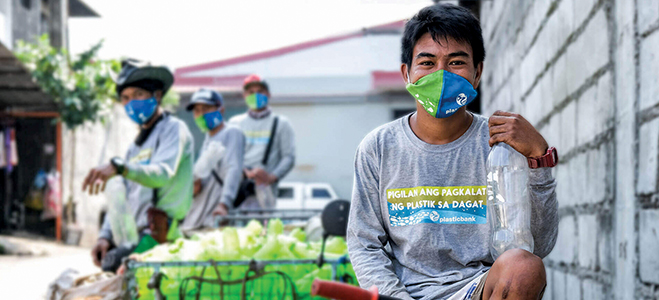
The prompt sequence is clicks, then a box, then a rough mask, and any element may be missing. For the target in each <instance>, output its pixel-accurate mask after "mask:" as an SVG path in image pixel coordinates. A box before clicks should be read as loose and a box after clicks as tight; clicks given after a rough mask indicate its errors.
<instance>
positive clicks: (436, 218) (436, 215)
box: [430, 211, 439, 222]
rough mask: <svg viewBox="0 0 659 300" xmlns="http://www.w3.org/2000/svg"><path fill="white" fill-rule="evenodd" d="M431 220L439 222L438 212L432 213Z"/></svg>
mask: <svg viewBox="0 0 659 300" xmlns="http://www.w3.org/2000/svg"><path fill="white" fill-rule="evenodd" d="M430 220H432V221H433V222H437V220H439V213H437V212H436V211H433V212H431V213H430Z"/></svg>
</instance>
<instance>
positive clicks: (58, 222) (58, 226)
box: [55, 121, 73, 242]
mask: <svg viewBox="0 0 659 300" xmlns="http://www.w3.org/2000/svg"><path fill="white" fill-rule="evenodd" d="M55 130H56V131H57V133H55V144H56V147H55V149H56V150H55V153H56V157H57V158H56V159H57V173H59V176H60V177H59V195H60V197H59V203H58V206H59V209H60V211H59V213H58V214H57V216H56V219H55V239H57V241H58V242H59V241H61V240H62V212H63V210H64V207H63V206H62V197H63V195H64V184H63V182H64V174H63V173H62V122H61V121H57V125H56V126H55ZM71 180H73V178H71ZM69 192H70V193H73V191H69Z"/></svg>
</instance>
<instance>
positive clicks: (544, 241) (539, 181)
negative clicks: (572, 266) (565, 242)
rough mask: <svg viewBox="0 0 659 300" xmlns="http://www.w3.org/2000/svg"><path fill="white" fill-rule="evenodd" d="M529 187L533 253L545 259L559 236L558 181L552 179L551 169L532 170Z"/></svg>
mask: <svg viewBox="0 0 659 300" xmlns="http://www.w3.org/2000/svg"><path fill="white" fill-rule="evenodd" d="M529 186H530V196H531V233H532V234H533V240H534V251H533V253H534V254H535V255H537V256H539V257H541V258H544V257H545V256H547V255H548V254H549V253H550V252H551V250H552V249H553V248H554V245H555V244H556V238H557V236H558V201H557V200H556V181H555V180H554V178H552V176H551V170H550V169H549V168H539V169H532V170H531V171H530V174H529Z"/></svg>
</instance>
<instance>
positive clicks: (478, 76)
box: [474, 61, 483, 89]
mask: <svg viewBox="0 0 659 300" xmlns="http://www.w3.org/2000/svg"><path fill="white" fill-rule="evenodd" d="M481 75H483V62H482V61H481V62H479V63H478V66H476V76H475V77H474V89H477V88H478V85H479V84H480V83H481Z"/></svg>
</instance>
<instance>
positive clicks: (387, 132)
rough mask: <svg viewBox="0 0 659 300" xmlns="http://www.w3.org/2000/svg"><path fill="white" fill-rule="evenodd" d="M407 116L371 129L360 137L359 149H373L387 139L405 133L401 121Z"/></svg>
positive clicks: (393, 138) (384, 142)
mask: <svg viewBox="0 0 659 300" xmlns="http://www.w3.org/2000/svg"><path fill="white" fill-rule="evenodd" d="M407 117H408V116H404V117H402V118H399V119H396V120H393V121H391V122H388V123H385V124H382V125H380V126H378V127H377V128H375V129H373V130H371V132H369V133H368V134H366V136H365V137H364V138H363V139H362V141H361V143H360V144H359V149H358V150H359V151H374V150H375V149H376V148H378V146H380V145H382V144H386V143H387V142H389V141H393V140H396V139H397V138H398V137H399V136H400V135H401V134H405V133H404V132H403V131H404V128H403V122H405V121H406V118H407Z"/></svg>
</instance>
